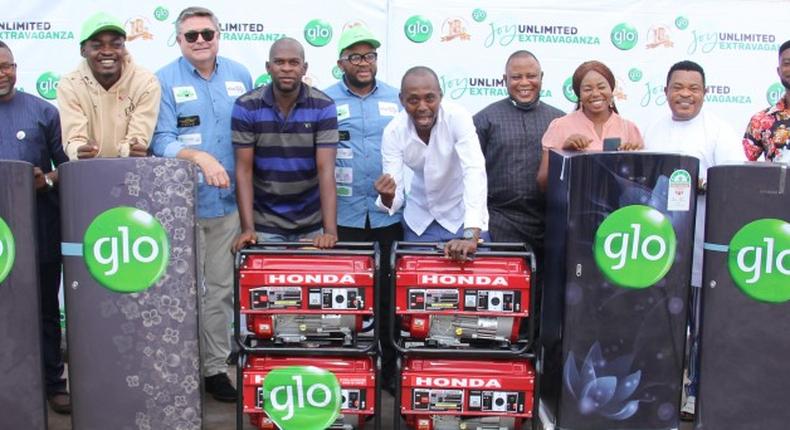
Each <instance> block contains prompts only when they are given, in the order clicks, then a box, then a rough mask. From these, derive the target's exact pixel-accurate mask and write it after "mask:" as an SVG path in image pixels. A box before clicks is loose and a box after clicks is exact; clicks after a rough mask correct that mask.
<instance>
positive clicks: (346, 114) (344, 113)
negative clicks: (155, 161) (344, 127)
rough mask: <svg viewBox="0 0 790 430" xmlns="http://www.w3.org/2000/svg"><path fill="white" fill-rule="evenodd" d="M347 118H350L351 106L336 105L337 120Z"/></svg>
mask: <svg viewBox="0 0 790 430" xmlns="http://www.w3.org/2000/svg"><path fill="white" fill-rule="evenodd" d="M349 118H351V108H349V107H348V104H347V103H346V104H342V105H337V120H338V122H339V121H343V120H344V119H349Z"/></svg>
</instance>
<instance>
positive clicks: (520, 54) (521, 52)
mask: <svg viewBox="0 0 790 430" xmlns="http://www.w3.org/2000/svg"><path fill="white" fill-rule="evenodd" d="M520 57H528V58H534V59H535V61H537V62H538V64H540V61H538V57H536V56H535V54H533V53H532V52H529V51H527V50H526V49H519V50H518V51H516V52H514V53H512V54H510V56H509V57H507V61H505V69H507V66H508V65H509V64H510V62H511V61H513V59H514V58H520Z"/></svg>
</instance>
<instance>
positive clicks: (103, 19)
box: [80, 12, 126, 44]
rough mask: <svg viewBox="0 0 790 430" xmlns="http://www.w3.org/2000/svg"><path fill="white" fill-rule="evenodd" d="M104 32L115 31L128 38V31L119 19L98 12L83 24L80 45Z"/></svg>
mask: <svg viewBox="0 0 790 430" xmlns="http://www.w3.org/2000/svg"><path fill="white" fill-rule="evenodd" d="M102 31H114V32H116V33H120V34H121V35H122V36H124V37H126V29H124V28H123V24H122V23H121V21H119V20H118V18H116V17H114V16H112V15H110V14H108V13H106V12H98V13H96V14H94V15H93V16H91V17H90V18H88V19H87V21H85V22H84V23H83V24H82V32H81V33H80V44H82V43H83V42H85V41H86V40H88V39H90V38H91V37H93V35H94V34H96V33H99V32H102Z"/></svg>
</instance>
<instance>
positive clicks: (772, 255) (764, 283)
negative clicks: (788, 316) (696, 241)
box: [727, 218, 790, 303]
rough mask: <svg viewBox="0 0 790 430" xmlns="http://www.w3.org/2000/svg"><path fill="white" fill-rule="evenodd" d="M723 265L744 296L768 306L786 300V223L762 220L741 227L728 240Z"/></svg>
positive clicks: (789, 289) (789, 228) (789, 227)
mask: <svg viewBox="0 0 790 430" xmlns="http://www.w3.org/2000/svg"><path fill="white" fill-rule="evenodd" d="M727 266H728V268H729V271H730V276H732V280H733V281H734V282H735V285H737V286H738V288H740V289H741V291H743V292H744V293H745V294H746V295H747V296H749V297H751V298H753V299H755V300H758V301H761V302H768V303H784V302H787V301H790V223H788V222H786V221H783V220H780V219H775V218H764V219H759V220H756V221H752V222H750V223H749V224H746V225H745V226H743V227H741V229H740V230H738V232H737V233H735V235H734V236H733V237H732V240H731V241H730V247H729V253H728V256H727Z"/></svg>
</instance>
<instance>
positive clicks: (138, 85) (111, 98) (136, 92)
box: [58, 12, 160, 160]
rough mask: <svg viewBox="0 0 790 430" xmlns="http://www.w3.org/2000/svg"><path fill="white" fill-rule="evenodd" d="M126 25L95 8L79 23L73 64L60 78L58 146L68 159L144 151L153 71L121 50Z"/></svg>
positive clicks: (154, 109) (154, 96)
mask: <svg viewBox="0 0 790 430" xmlns="http://www.w3.org/2000/svg"><path fill="white" fill-rule="evenodd" d="M125 42H126V30H124V27H123V24H121V22H120V21H118V19H116V18H115V17H113V16H111V15H108V14H106V13H104V12H99V13H97V14H95V15H93V16H91V17H90V18H88V20H87V21H85V23H84V24H83V25H82V32H81V33H80V55H82V57H83V58H85V60H84V61H83V62H82V63H81V64H80V65H79V66H78V67H77V70H75V71H73V72H71V73H69V74H68V75H66V76H64V77H63V79H61V80H60V83H59V85H58V106H59V108H60V118H61V128H62V130H63V133H62V134H63V149H64V150H65V151H66V155H67V156H68V157H69V158H70V159H72V160H76V159H82V158H94V157H129V156H132V157H144V156H145V155H146V153H147V151H148V144H149V142H150V141H151V136H152V135H153V133H154V126H156V118H157V115H158V114H159V98H160V89H159V82H158V81H157V80H156V77H155V76H154V75H153V74H152V73H151V72H149V71H147V70H145V69H143V68H141V67H139V66H137V65H136V64H135V63H134V61H132V57H131V56H130V55H129V53H128V52H127V51H126V45H125Z"/></svg>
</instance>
